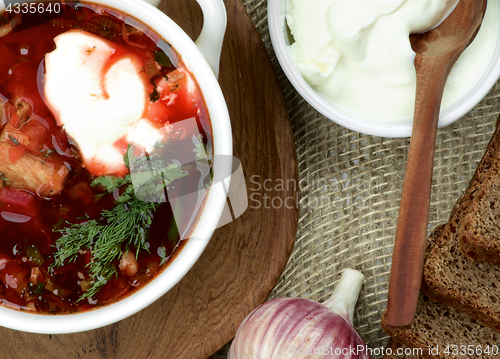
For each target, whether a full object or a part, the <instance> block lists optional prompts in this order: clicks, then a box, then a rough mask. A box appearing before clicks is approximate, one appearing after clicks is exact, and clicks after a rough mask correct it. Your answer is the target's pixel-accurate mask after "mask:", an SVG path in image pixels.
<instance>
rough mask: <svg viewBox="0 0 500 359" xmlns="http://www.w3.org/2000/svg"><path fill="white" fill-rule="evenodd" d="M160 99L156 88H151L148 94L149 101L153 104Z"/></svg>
mask: <svg viewBox="0 0 500 359" xmlns="http://www.w3.org/2000/svg"><path fill="white" fill-rule="evenodd" d="M159 99H160V93H159V92H158V88H157V87H156V86H155V87H154V88H153V92H151V93H150V94H149V101H151V102H153V103H155V102H156V101H158V100H159Z"/></svg>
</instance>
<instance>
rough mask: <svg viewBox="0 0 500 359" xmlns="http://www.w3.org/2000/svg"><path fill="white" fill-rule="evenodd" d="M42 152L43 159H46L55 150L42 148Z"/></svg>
mask: <svg viewBox="0 0 500 359" xmlns="http://www.w3.org/2000/svg"><path fill="white" fill-rule="evenodd" d="M40 153H41V154H42V155H43V160H44V161H45V160H46V159H47V158H48V157H49V156H50V155H51V154H53V153H54V150H51V149H46V150H40Z"/></svg>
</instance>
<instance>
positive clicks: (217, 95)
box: [0, 0, 232, 334]
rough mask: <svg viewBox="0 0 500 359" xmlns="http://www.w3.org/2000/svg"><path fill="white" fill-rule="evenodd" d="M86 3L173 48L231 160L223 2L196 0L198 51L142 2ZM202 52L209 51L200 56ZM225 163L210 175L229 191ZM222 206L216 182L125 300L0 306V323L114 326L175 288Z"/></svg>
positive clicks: (53, 329) (63, 328) (61, 328)
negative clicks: (82, 308) (223, 81)
mask: <svg viewBox="0 0 500 359" xmlns="http://www.w3.org/2000/svg"><path fill="white" fill-rule="evenodd" d="M27 2H29V1H27ZM89 2H91V3H97V4H103V5H107V6H109V7H111V8H114V9H117V10H120V11H122V12H124V13H126V14H129V15H132V16H133V17H135V18H136V19H138V20H140V21H142V22H143V23H145V24H147V25H149V27H151V28H152V29H154V30H155V31H156V32H157V33H158V34H159V35H160V36H162V37H163V39H165V40H166V41H167V42H168V43H170V44H171V45H172V46H173V48H174V49H175V50H176V51H177V52H178V53H179V54H180V55H181V57H182V59H183V61H184V62H185V64H186V65H187V66H188V67H189V68H190V70H191V71H192V73H193V74H194V76H195V78H196V80H197V81H198V84H199V86H200V88H201V91H202V93H203V96H204V98H205V102H206V105H207V107H208V111H209V114H210V117H211V123H212V130H213V143H214V156H222V157H224V158H225V159H228V158H232V157H231V156H232V136H231V124H230V121H229V114H228V111H227V107H226V103H225V101H224V97H223V95H222V92H221V90H220V87H219V84H218V82H217V78H216V76H215V75H214V71H215V72H217V71H218V62H219V56H220V49H221V46H222V40H223V36H224V31H225V25H226V12H225V8H224V4H223V2H222V0H198V2H199V3H200V5H201V7H202V10H203V13H204V16H205V21H204V27H203V30H202V33H201V34H200V38H199V39H198V40H197V44H198V45H199V47H197V46H196V45H195V43H193V41H191V39H190V38H189V37H188V36H187V35H186V33H185V32H184V31H183V30H182V29H181V28H179V27H178V26H177V25H176V24H175V23H174V22H173V21H172V20H171V19H169V18H168V17H167V16H166V15H165V14H164V13H163V12H161V11H159V10H158V9H157V8H156V7H154V6H152V5H150V4H148V3H146V2H145V1H142V0H93V1H89ZM152 2H153V1H152ZM2 6H3V7H2ZM4 9H5V6H4V4H2V1H0V12H1V11H3V10H4ZM200 49H201V50H207V49H208V50H207V51H205V52H204V53H202V51H200ZM204 55H205V56H206V57H207V59H205V57H204ZM210 65H212V67H211V66H210ZM226 162H227V161H226ZM224 165H225V166H224V167H223V168H221V166H219V165H218V162H215V163H214V177H217V176H219V178H226V180H225V181H224V184H225V186H226V188H227V187H228V186H229V177H227V175H226V173H225V172H226V168H227V166H228V163H225V164H224ZM229 167H230V166H229ZM222 172H224V173H222ZM225 203H226V194H225V191H224V188H223V186H222V184H220V185H217V184H215V185H214V186H212V187H211V189H210V191H209V194H208V197H207V199H206V204H205V208H204V209H203V211H202V214H201V217H200V219H199V222H198V224H197V225H196V227H195V229H194V232H193V234H192V236H191V238H190V239H189V240H187V243H186V244H185V246H184V248H183V249H182V250H181V251H180V252H179V253H178V255H177V257H176V258H175V259H174V260H173V261H172V263H171V264H170V265H169V266H168V267H167V268H165V269H164V270H163V272H162V273H161V274H160V275H158V277H157V278H155V279H154V280H153V281H151V282H150V283H149V284H148V285H146V286H145V287H144V288H142V289H140V290H139V291H137V292H136V293H134V294H132V295H130V296H129V297H126V298H125V299H123V300H121V301H118V302H117V303H113V304H110V305H108V306H105V307H103V308H99V309H95V310H92V311H88V312H83V313H78V314H67V315H39V314H31V313H25V312H21V311H17V310H13V309H9V308H6V307H3V306H0V325H1V326H4V327H8V328H11V329H17V330H22V331H27V332H33V333H45V334H58V333H74V332H80V331H85V330H90V329H95V328H99V327H103V326H106V325H108V324H112V323H114V322H117V321H119V320H122V319H124V318H126V317H128V316H130V315H132V314H134V313H136V312H138V311H140V310H142V309H144V308H145V307H146V306H148V305H150V304H151V303H153V302H154V301H156V300H157V299H158V298H160V297H161V296H162V295H164V294H165V293H166V292H167V291H168V290H170V289H171V288H172V287H173V286H174V285H175V284H177V283H178V282H179V281H180V280H181V279H182V277H183V276H184V275H185V274H186V273H187V272H188V271H189V269H190V268H191V267H192V266H193V265H194V263H195V262H196V261H197V260H198V258H199V257H200V255H201V254H202V252H203V250H204V249H205V247H206V245H207V244H208V241H209V239H210V237H211V236H212V234H213V232H214V230H215V229H216V228H217V224H218V222H219V219H220V216H221V214H222V211H223V209H224V206H225Z"/></svg>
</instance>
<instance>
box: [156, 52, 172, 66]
mask: <svg viewBox="0 0 500 359" xmlns="http://www.w3.org/2000/svg"><path fill="white" fill-rule="evenodd" d="M155 60H156V62H157V63H158V64H159V65H161V66H167V67H170V66H172V61H170V58H169V57H168V56H167V54H166V53H164V52H163V51H156V52H155Z"/></svg>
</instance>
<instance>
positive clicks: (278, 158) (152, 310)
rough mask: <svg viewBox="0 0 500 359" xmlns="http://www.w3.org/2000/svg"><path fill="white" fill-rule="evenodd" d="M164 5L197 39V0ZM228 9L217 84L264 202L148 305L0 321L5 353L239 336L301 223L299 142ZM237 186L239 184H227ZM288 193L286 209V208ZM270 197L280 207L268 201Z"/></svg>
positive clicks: (184, 350)
mask: <svg viewBox="0 0 500 359" xmlns="http://www.w3.org/2000/svg"><path fill="white" fill-rule="evenodd" d="M160 8H161V9H162V10H164V11H165V12H166V13H167V14H168V15H169V16H170V17H171V18H172V19H173V20H174V21H176V22H177V23H178V24H179V25H181V27H182V28H183V29H185V31H186V32H187V33H188V34H189V35H190V36H191V37H192V38H193V39H194V38H196V36H197V35H198V34H199V32H200V29H201V25H202V15H201V10H200V9H199V7H198V5H197V3H196V2H195V1H194V0H182V1H169V2H167V1H164V2H163V3H162V5H161V6H160ZM226 8H227V13H228V29H227V35H226V38H225V42H224V46H223V54H222V59H221V73H220V83H221V87H222V90H223V93H224V96H225V98H226V101H227V105H228V108H229V112H230V116H231V122H232V129H233V142H234V155H235V156H236V157H237V158H239V159H240V160H241V162H242V166H243V171H244V173H245V181H246V185H247V190H248V196H251V195H254V196H253V197H252V198H253V199H259V198H260V199H261V200H262V199H264V196H265V195H266V196H267V197H268V198H269V200H268V201H266V203H264V202H262V203H261V204H262V206H261V207H260V208H257V207H258V205H257V202H256V201H254V200H250V198H249V205H250V207H249V208H248V209H247V211H246V212H245V213H244V214H243V215H242V216H241V217H239V218H238V219H236V220H235V221H234V222H233V223H231V224H229V225H226V226H225V227H222V228H220V229H219V230H217V231H216V233H215V235H214V237H213V238H212V240H211V241H210V243H209V245H208V247H207V248H206V250H205V252H204V253H203V255H202V257H201V258H200V259H199V260H198V262H197V263H196V265H195V266H194V267H193V268H192V270H191V271H190V272H189V273H188V274H187V276H186V277H185V278H184V279H183V280H182V281H181V282H180V283H179V284H178V285H177V286H175V287H174V288H173V289H172V290H171V291H169V292H168V293H167V294H166V295H165V296H163V297H162V298H160V299H159V300H158V301H156V302H155V303H153V304H152V305H151V306H149V307H148V308H146V309H145V310H143V311H141V312H139V313H137V314H136V315H133V316H131V317H129V318H127V319H125V320H123V321H121V322H119V323H116V324H113V325H109V326H107V327H105V328H101V329H98V330H93V331H88V332H83V333H78V334H66V335H40V334H31V333H24V332H19V331H14V330H10V329H5V328H0V338H1V345H0V358H2V359H17V358H19V359H26V358H37V359H44V358H50V359H59V358H71V359H73V358H88V359H93V358H106V359H112V358H120V359H122V358H127V359H136V358H137V359H142V358H155V359H156V358H169V359H171V358H190V359H196V358H207V357H209V356H210V355H211V354H213V353H214V352H216V351H217V350H218V349H219V348H220V347H222V346H223V345H224V344H226V343H227V342H228V341H229V340H230V339H231V338H232V337H233V336H234V334H235V333H236V330H237V328H238V326H239V324H240V322H241V321H242V320H243V318H244V317H245V316H246V315H247V314H248V313H249V312H250V311H251V310H253V309H254V308H255V307H256V306H258V305H259V304H261V303H262V302H263V301H264V300H265V299H266V298H267V296H268V295H269V293H270V292H271V290H272V288H273V287H274V285H275V284H276V282H277V280H278V278H279V276H280V274H281V272H282V270H283V268H284V266H285V264H286V262H287V260H288V258H289V255H290V253H291V250H292V247H293V243H294V240H295V234H296V229H297V222H298V208H297V206H296V205H293V206H292V205H291V204H292V202H293V203H296V202H298V198H297V197H296V196H298V174H297V160H296V155H295V146H294V142H293V136H292V133H291V129H290V124H289V118H288V113H287V110H286V106H285V102H284V99H283V95H282V93H281V91H280V88H279V85H278V81H277V78H276V75H275V73H274V70H273V67H272V65H271V62H270V59H269V57H268V55H267V52H266V49H265V47H264V45H263V43H262V41H261V39H260V36H259V35H258V33H257V31H256V30H255V28H254V26H253V24H252V22H251V20H250V18H249V17H248V15H247V13H246V11H245V9H244V7H243V6H242V5H241V3H240V2H239V1H238V0H227V1H226ZM252 176H253V177H252ZM255 176H258V177H255ZM251 178H253V179H252V180H251ZM265 180H271V181H268V182H266V183H267V188H268V189H269V190H266V189H264V187H263V186H262V184H264V181H265ZM280 180H284V181H288V183H289V184H291V183H295V188H294V186H291V185H289V186H285V187H284V188H283V187H280V186H279V183H280ZM290 180H291V181H290ZM255 182H258V183H259V185H257V184H255ZM275 183H277V184H278V185H275ZM259 187H261V188H260V189H259ZM237 190H238V188H236V186H232V187H231V189H230V192H231V191H237ZM286 198H288V199H289V200H288V201H287V204H288V208H287V206H285V205H281V206H279V203H283V201H284V200H285V199H286ZM291 198H293V200H292V199H291ZM272 199H275V200H274V201H273V202H271V200H272ZM295 201H296V202H295ZM271 203H273V204H274V205H275V207H276V208H265V207H264V206H265V205H266V204H267V207H272V205H271ZM252 207H253V208H252ZM289 207H293V208H289Z"/></svg>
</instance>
